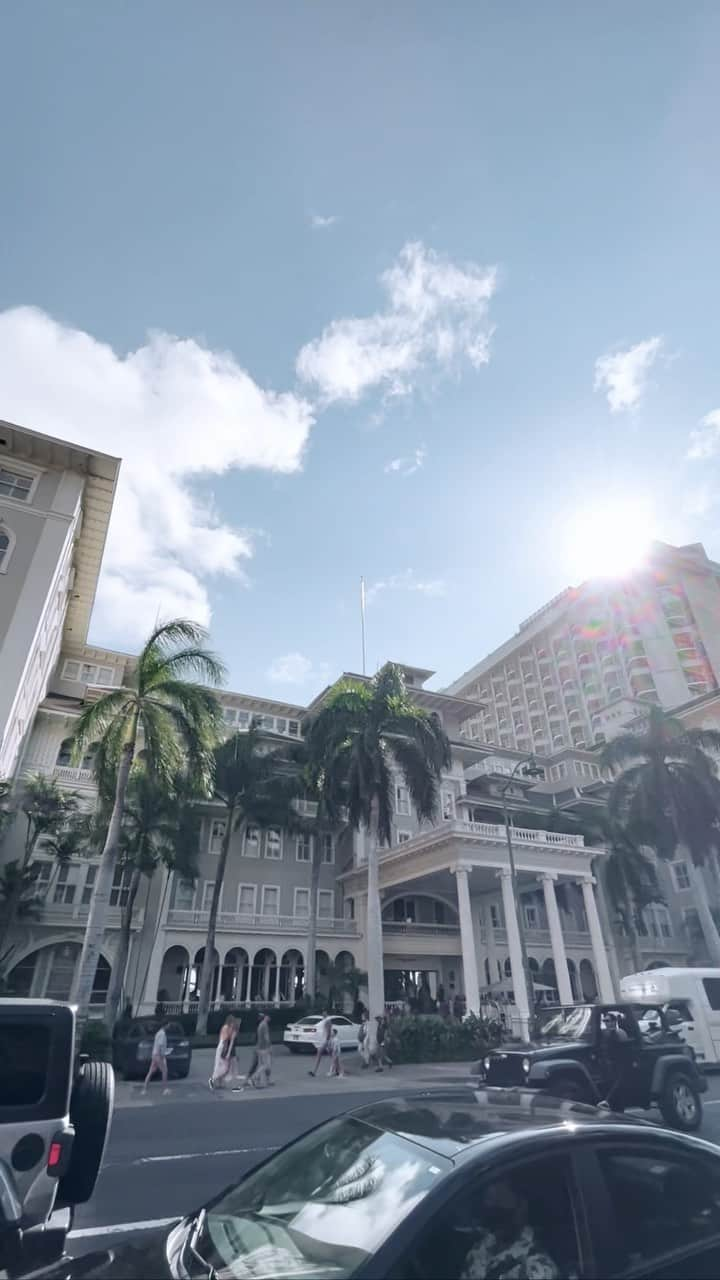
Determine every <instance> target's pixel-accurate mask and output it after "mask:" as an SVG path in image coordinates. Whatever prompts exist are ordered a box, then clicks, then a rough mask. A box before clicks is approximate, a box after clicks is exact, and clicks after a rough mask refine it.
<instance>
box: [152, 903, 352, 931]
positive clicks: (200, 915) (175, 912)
mask: <svg viewBox="0 0 720 1280" xmlns="http://www.w3.org/2000/svg"><path fill="white" fill-rule="evenodd" d="M209 916H210V912H209V911H185V910H182V909H181V908H173V909H172V910H171V911H168V916H167V924H168V928H173V929H207V925H208V918H209ZM307 925H308V918H307V916H281V915H250V914H246V913H245V912H241V911H220V912H219V913H218V918H217V927H218V929H225V930H232V931H233V932H234V933H242V932H248V933H284V932H287V931H289V932H292V933H307ZM317 930H318V934H325V933H345V934H351V935H357V932H358V930H357V925H356V923H355V921H354V920H345V919H343V918H341V917H339V916H318V922H317Z"/></svg>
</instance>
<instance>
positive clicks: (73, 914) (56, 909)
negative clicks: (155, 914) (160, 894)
mask: <svg viewBox="0 0 720 1280" xmlns="http://www.w3.org/2000/svg"><path fill="white" fill-rule="evenodd" d="M89 911H90V904H89V903H87V902H85V903H81V902H45V903H44V904H43V909H42V916H41V917H40V923H41V924H67V925H69V924H80V925H82V926H83V927H84V926H85V924H86V922H87V918H88V913H89ZM144 919H145V908H144V907H136V908H135V910H134V911H133V914H132V927H133V929H139V928H140V927H141V925H142V923H143V920H144ZM121 920H122V907H108V914H107V921H108V926H109V927H110V928H111V929H117V928H119V927H120V922H121Z"/></svg>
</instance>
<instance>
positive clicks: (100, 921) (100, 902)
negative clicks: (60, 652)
mask: <svg viewBox="0 0 720 1280" xmlns="http://www.w3.org/2000/svg"><path fill="white" fill-rule="evenodd" d="M136 742H137V717H136V718H135V720H134V722H133V726H132V730H131V734H130V739H129V741H128V742H126V743H125V746H124V747H123V749H122V754H121V756H120V765H119V768H118V772H117V779H116V781H115V800H114V802H113V810H112V814H111V815H110V822H109V824H108V829H107V835H106V837H105V846H104V848H103V851H102V857H101V859H100V869H99V871H98V877H97V880H96V881H95V889H94V892H93V896H92V899H91V901H90V913H89V915H88V922H87V926H86V928H85V941H84V942H83V949H82V955H81V957H80V964H79V965H78V968H77V971H76V974H75V981H74V983H73V990H72V995H71V997H70V998H71V1002H72V1003H73V1004H75V1005H77V1025H78V1027H79V1028H80V1029H81V1028H82V1027H83V1026H84V1024H85V1022H86V1020H87V1016H88V1010H89V1008H90V997H91V995H92V989H93V983H94V982H95V972H96V970H97V966H98V960H99V959H100V952H101V949H102V944H103V939H104V937H105V926H106V923H107V913H108V909H109V906H110V891H111V889H112V882H113V877H114V875H115V867H116V865H117V858H118V850H119V848H120V829H121V827H122V820H123V813H124V811H125V797H126V795H127V789H128V782H129V781H130V770H131V768H132V763H133V759H134V757H135V745H136Z"/></svg>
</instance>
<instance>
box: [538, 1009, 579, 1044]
mask: <svg viewBox="0 0 720 1280" xmlns="http://www.w3.org/2000/svg"><path fill="white" fill-rule="evenodd" d="M591 1020H592V1008H591V1006H590V1005H573V1006H572V1007H571V1008H567V1009H553V1010H552V1011H548V1013H546V1014H541V1016H540V1017H539V1018H538V1021H537V1024H536V1031H535V1036H536V1038H537V1039H538V1040H555V1039H556V1038H557V1037H562V1039H563V1040H589V1039H590V1035H591V1025H590V1024H591Z"/></svg>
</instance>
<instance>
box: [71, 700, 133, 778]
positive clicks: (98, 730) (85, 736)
mask: <svg viewBox="0 0 720 1280" xmlns="http://www.w3.org/2000/svg"><path fill="white" fill-rule="evenodd" d="M134 706H135V695H134V694H133V693H132V692H131V691H130V690H128V689H113V691H112V693H106V694H103V696H102V697H101V698H98V700H97V702H91V703H90V705H89V706H87V707H85V708H84V710H82V711H81V712H80V715H79V716H78V718H77V720H76V722H75V728H74V731H73V735H72V738H73V758H74V759H75V760H76V761H78V762H79V761H81V760H82V758H83V756H84V754H85V752H86V751H87V749H88V747H90V746H92V745H93V744H94V743H96V742H98V741H100V739H101V738H102V737H104V735H105V734H106V733H107V731H108V729H109V728H110V726H111V724H113V723H114V722H115V721H117V720H118V719H121V720H126V721H127V722H128V723H129V721H130V718H131V716H132V711H133V707H134Z"/></svg>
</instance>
